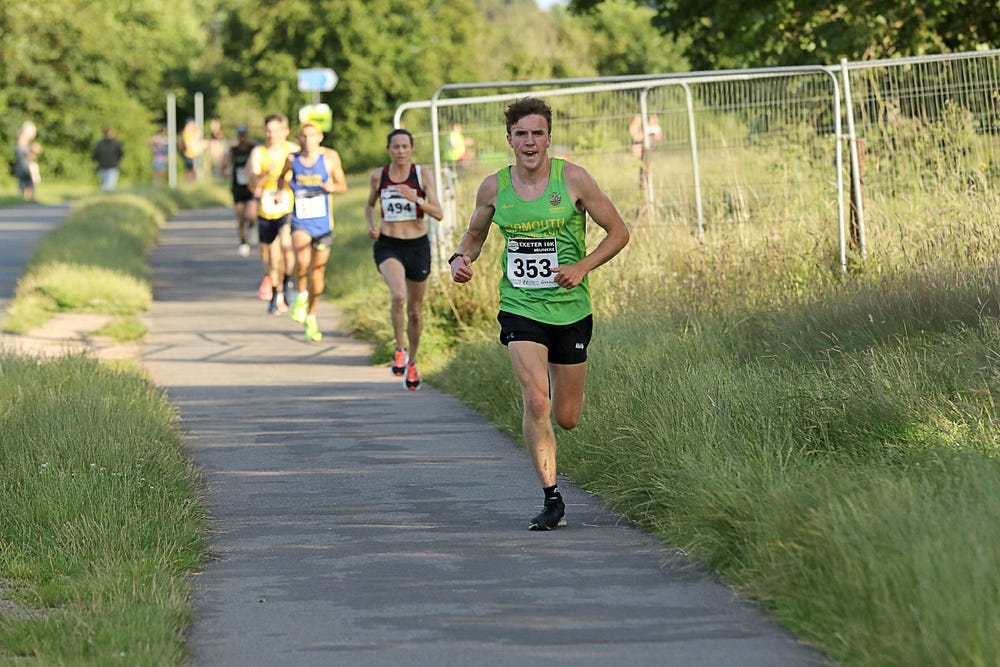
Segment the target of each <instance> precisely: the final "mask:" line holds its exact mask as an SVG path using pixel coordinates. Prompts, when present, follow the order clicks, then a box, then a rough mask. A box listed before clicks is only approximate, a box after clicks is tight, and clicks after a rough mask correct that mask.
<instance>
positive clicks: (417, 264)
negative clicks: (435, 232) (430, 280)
mask: <svg viewBox="0 0 1000 667" xmlns="http://www.w3.org/2000/svg"><path fill="white" fill-rule="evenodd" d="M372 253H373V254H374V256H375V266H379V265H381V264H382V262H384V261H385V260H387V259H397V260H399V263H400V264H402V265H403V269H404V270H405V271H406V279H407V280H412V281H413V282H415V283H422V282H424V281H425V280H427V277H428V276H430V274H431V242H430V239H428V238H427V236H426V235H425V236H421V237H419V238H415V239H397V238H394V237H392V236H386V235H385V234H381V235H379V237H378V238H377V239H375V247H374V248H373V249H372Z"/></svg>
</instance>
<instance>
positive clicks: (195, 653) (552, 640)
mask: <svg viewBox="0 0 1000 667" xmlns="http://www.w3.org/2000/svg"><path fill="white" fill-rule="evenodd" d="M22 209H23V212H22ZM63 214H65V209H62V211H61V212H60V211H59V210H57V209H52V208H49V207H17V209H6V210H4V209H0V241H2V242H0V265H2V269H3V273H2V274H0V275H2V276H3V280H4V281H5V282H4V285H5V286H7V287H5V288H4V289H6V290H7V292H8V293H12V292H13V285H14V284H15V283H16V276H17V275H18V271H19V267H23V265H24V262H25V261H26V260H27V257H28V255H29V253H30V249H31V248H32V247H33V243H34V242H36V241H37V238H38V236H39V235H40V233H43V232H44V231H45V230H46V229H48V228H51V226H53V225H54V224H56V223H57V222H58V219H59V218H60V216H61V215H63ZM336 254H337V251H336V245H335V246H334V253H333V259H332V264H333V268H332V271H331V272H330V274H331V279H332V280H336V279H337V271H336ZM151 262H152V267H153V273H154V280H155V284H154V298H155V301H154V304H153V307H152V309H151V311H150V312H149V313H147V314H146V315H145V316H144V320H145V322H146V324H147V326H148V327H149V334H148V335H147V339H146V341H145V343H144V345H143V346H142V349H141V353H140V354H141V362H142V363H143V365H144V366H145V368H146V369H147V370H148V372H149V373H150V376H151V377H152V378H153V380H154V381H155V382H157V383H158V384H159V385H160V386H162V387H163V388H164V389H165V391H166V393H167V395H168V397H169V398H170V400H171V401H172V402H173V403H174V404H175V405H176V406H177V407H178V410H179V414H180V418H181V426H182V428H183V429H184V431H185V437H186V444H187V447H188V451H189V454H190V456H191V458H192V461H193V462H194V464H195V465H196V466H197V467H198V468H199V469H200V471H201V473H202V476H203V479H204V482H205V495H206V502H207V506H208V508H209V512H210V520H211V526H212V533H211V547H212V550H213V554H214V557H213V559H212V560H211V561H210V562H208V563H207V564H206V565H205V567H204V569H203V571H201V572H199V573H198V574H197V575H195V576H194V577H193V584H194V602H195V618H194V622H193V625H192V628H191V630H190V633H189V636H188V645H189V648H190V651H191V653H192V663H193V664H194V665H196V666H206V667H207V666H211V667H217V666H228V665H232V666H240V667H246V666H254V665H262V666H263V665H268V666H270V665H309V666H311V665H350V666H354V665H359V666H363V665H386V666H389V665H392V666H396V665H402V664H405V665H409V666H413V667H423V666H426V667H431V666H434V667H447V666H450V665H456V666H458V665H483V666H493V665H496V666H506V665H512V666H513V665H518V666H521V665H570V664H572V665H576V666H588V665H595V666H596V665H601V666H604V665H611V664H614V663H619V662H620V663H621V664H623V665H678V666H686V665H697V666H700V667H701V666H713V665H720V666H721V665H727V666H728V665H740V666H757V665H761V666H763V665H773V666H781V667H788V666H795V665H819V664H828V663H827V662H826V661H825V660H824V658H823V657H822V656H821V655H820V654H819V653H818V652H816V651H814V650H812V649H811V648H810V647H808V646H806V645H804V644H802V643H800V642H798V641H797V640H796V639H795V638H793V637H792V636H791V635H790V634H789V633H787V632H786V631H785V630H784V629H782V628H781V627H779V626H778V625H777V624H776V623H774V621H773V620H772V619H771V618H770V617H769V616H768V615H767V614H766V613H764V612H763V611H762V610H761V609H759V608H758V607H757V606H755V605H753V604H751V603H749V602H746V601H744V600H741V599H740V598H739V597H737V596H736V595H735V594H734V593H733V592H732V591H731V590H730V589H729V588H728V587H726V586H725V585H723V584H721V583H719V582H717V581H716V580H714V579H713V578H712V577H711V576H710V575H708V574H707V573H706V572H704V571H703V570H701V569H700V568H698V567H697V566H696V565H695V564H693V563H692V562H690V561H689V560H688V559H686V558H685V557H684V555H683V554H682V553H680V552H678V551H677V550H673V549H670V548H667V547H664V546H663V545H662V544H660V543H659V542H658V541H657V540H655V539H654V538H652V537H650V536H649V535H647V534H645V533H643V532H642V531H640V530H638V529H637V528H635V527H634V526H632V525H631V524H630V523H629V522H628V521H626V520H625V519H623V518H622V517H620V516H618V515H616V514H614V513H612V512H610V511H609V510H608V509H606V508H605V507H604V506H603V505H602V503H601V501H600V499H599V498H597V497H595V496H593V495H591V494H588V493H586V492H584V491H582V490H581V489H579V488H578V487H576V486H575V485H573V484H572V483H571V482H570V481H569V480H566V479H561V480H560V489H561V490H562V493H563V496H564V498H565V499H566V502H567V519H568V522H569V525H568V526H567V527H565V528H560V529H558V530H556V531H553V532H549V533H539V532H531V531H528V530H526V527H527V522H528V519H529V518H530V517H531V516H532V515H534V514H535V512H537V511H538V509H539V508H540V500H541V493H540V490H539V488H538V484H537V481H536V479H535V476H534V472H533V470H532V468H531V465H530V463H529V460H528V457H527V455H526V454H525V453H524V451H523V450H521V449H519V448H518V447H517V445H516V444H515V443H514V442H513V441H512V440H511V439H510V438H509V437H508V436H506V435H504V434H502V433H500V432H499V431H497V430H496V429H495V428H493V427H492V426H491V425H490V424H489V423H488V422H487V421H486V420H484V419H483V418H482V417H481V416H480V415H478V414H476V413H474V412H473V411H471V410H469V409H467V408H466V407H464V406H463V405H462V404H461V402H460V401H458V400H456V399H455V398H453V397H451V396H448V395H445V394H443V393H440V392H438V391H435V390H434V389H433V388H432V387H430V386H427V385H426V384H425V386H423V387H421V389H420V390H419V391H416V392H408V391H406V390H405V388H404V386H403V383H402V381H401V379H399V378H395V377H393V376H392V375H391V374H390V372H389V369H388V367H386V366H372V365H371V364H370V363H369V355H370V348H369V347H368V346H367V345H366V344H364V343H361V342H359V341H357V340H353V339H351V338H349V337H348V336H346V335H345V334H344V333H343V332H342V329H341V327H340V325H339V322H340V317H339V313H338V312H337V311H336V309H335V308H334V306H333V305H332V304H330V303H328V302H323V303H322V304H321V305H320V310H319V321H320V327H321V329H322V330H323V331H324V333H325V338H324V339H323V341H322V342H320V343H307V342H306V341H305V340H304V337H303V335H302V330H301V325H298V324H296V323H294V322H292V321H291V320H290V319H289V318H288V317H287V316H283V317H275V316H271V315H267V314H266V307H265V306H266V304H265V303H264V302H262V301H260V300H258V298H257V296H256V288H257V283H258V281H259V278H260V275H261V266H260V261H259V259H258V258H256V257H252V258H248V259H243V258H240V257H239V256H238V255H237V253H236V235H235V229H234V223H233V220H232V215H231V212H230V211H229V210H228V209H223V208H214V209H205V210H199V211H190V212H184V213H181V214H179V215H177V216H175V217H174V218H172V219H171V220H170V221H169V222H168V223H167V225H166V227H165V228H164V230H163V232H162V234H161V241H160V244H159V246H158V247H157V248H156V250H155V251H154V252H153V255H152V258H151ZM372 270H373V271H374V270H375V267H374V266H373V267H372ZM387 316H388V314H387V313H386V317H387ZM595 363H596V362H595ZM584 418H586V415H585V416H584Z"/></svg>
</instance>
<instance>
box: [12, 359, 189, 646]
mask: <svg viewBox="0 0 1000 667" xmlns="http://www.w3.org/2000/svg"><path fill="white" fill-rule="evenodd" d="M0 376H2V382H0V403H2V404H3V405H4V406H5V409H4V410H3V413H2V415H0V432H2V433H3V437H2V438H0V457H2V460H3V465H2V466H0V487H2V488H3V496H4V512H3V513H0V572H2V575H0V577H2V579H0V587H2V589H3V597H4V599H6V600H9V601H12V602H13V605H14V613H4V614H0V662H3V663H4V664H9V663H13V662H17V664H20V662H18V661H16V659H15V657H14V656H23V657H25V658H34V659H36V660H38V661H39V664H72V665H106V664H110V663H116V662H120V663H124V664H180V662H181V661H182V658H183V656H184V655H185V648H184V642H183V629H184V628H185V627H186V625H187V623H188V622H189V620H190V613H191V612H190V600H189V593H190V591H189V584H188V583H187V580H186V576H187V575H188V574H189V573H190V572H192V571H194V570H195V569H196V568H197V567H198V566H199V564H200V563H201V562H202V560H203V559H204V557H205V553H206V541H205V532H204V531H205V527H206V525H205V524H206V522H205V517H204V510H203V509H202V507H201V502H200V496H199V489H198V487H197V484H196V479H197V475H196V473H195V471H194V470H193V469H192V468H191V466H190V464H189V463H188V462H187V461H186V460H185V459H184V457H183V456H182V454H181V451H182V448H181V444H182V443H181V437H180V434H179V431H178V427H177V415H176V413H175V411H174V409H173V407H172V406H170V405H169V404H168V402H167V401H166V399H165V397H164V396H163V395H162V393H161V392H160V391H159V390H158V389H157V388H156V387H155V386H154V385H152V383H151V382H150V381H149V380H148V379H147V378H146V377H145V376H144V375H143V374H142V373H141V372H140V371H139V370H138V369H137V368H135V367H134V366H130V365H118V366H109V365H102V364H101V363H99V362H97V361H94V360H90V359H86V358H83V357H65V358H61V359H57V360H52V361H46V362H41V361H38V360H35V359H30V358H26V357H18V356H12V355H9V354H4V355H2V356H0Z"/></svg>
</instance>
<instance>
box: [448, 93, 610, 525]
mask: <svg viewBox="0 0 1000 667" xmlns="http://www.w3.org/2000/svg"><path fill="white" fill-rule="evenodd" d="M504 117H505V119H506V125H507V143H508V144H509V145H510V147H511V148H512V149H513V150H514V164H513V165H511V166H509V167H504V168H503V169H501V170H500V171H498V172H496V173H494V174H491V175H489V176H487V177H486V178H485V179H484V180H483V182H482V183H481V184H480V186H479V190H478V192H477V193H476V204H475V209H474V210H473V212H472V216H471V218H470V220H469V228H468V230H467V231H466V232H465V234H463V235H462V238H461V240H460V241H459V244H458V248H456V250H455V253H454V254H453V255H452V256H451V257H450V258H449V260H448V264H449V266H450V267H451V276H452V280H454V281H455V282H457V283H467V282H469V281H470V280H472V277H473V269H472V264H473V262H475V261H476V260H477V259H478V258H479V255H480V253H481V252H482V249H483V244H484V243H485V242H486V237H487V235H488V234H489V231H490V226H491V225H492V224H496V226H497V228H498V229H499V230H500V233H501V234H502V235H503V237H504V250H503V253H502V255H501V260H500V261H501V266H500V268H501V278H500V286H499V292H500V313H499V314H498V316H497V320H498V321H499V322H500V342H501V343H503V344H504V345H506V346H507V350H508V352H509V354H510V359H511V364H512V366H513V369H514V375H515V376H516V377H517V380H518V383H519V384H520V386H521V399H522V409H523V416H522V421H521V424H522V431H523V436H524V441H525V445H526V448H527V450H528V453H529V454H530V456H531V462H532V464H533V465H534V468H535V473H536V474H537V476H538V479H539V481H540V482H541V485H542V491H543V493H544V495H545V501H544V505H543V509H542V511H541V513H539V514H538V515H537V516H535V517H534V518H533V519H531V521H530V522H529V523H528V528H529V530H552V529H553V528H556V527H558V526H564V525H566V505H565V503H564V502H563V499H562V495H561V494H560V493H559V487H558V486H557V483H556V437H555V431H554V429H553V426H552V418H553V417H554V418H555V421H556V423H557V424H559V426H561V427H562V428H564V429H572V428H574V427H575V426H576V425H577V422H578V421H579V419H580V415H581V413H582V411H583V390H584V384H585V381H586V376H587V346H588V344H589V343H590V337H591V333H592V330H593V315H592V308H591V301H590V290H589V287H588V280H587V274H589V273H590V272H591V271H592V270H594V269H596V268H597V267H599V266H601V265H602V264H604V263H605V262H608V261H609V260H611V259H612V258H613V257H615V255H617V254H618V253H619V252H621V250H622V248H624V247H625V245H626V244H627V243H628V240H629V231H628V227H627V226H626V225H625V222H624V220H622V217H621V215H620V214H619V213H618V209H617V208H615V205H614V204H613V203H612V202H611V200H610V199H609V198H608V196H607V195H606V194H605V193H604V191H603V190H601V188H600V187H599V186H598V184H597V181H595V180H594V177H593V176H591V175H590V173H589V172H588V171H587V170H586V169H584V168H583V167H581V166H579V165H576V164H573V163H572V162H568V161H566V160H564V159H561V158H554V157H549V154H548V150H549V147H550V146H551V145H552V109H551V108H550V107H549V105H548V104H546V103H545V102H544V101H543V100H541V99H538V98H533V97H526V98H522V99H519V100H515V101H514V102H512V103H511V104H510V105H509V106H508V107H507V110H506V112H505V113H504ZM588 214H589V215H590V217H591V219H592V220H593V221H594V223H596V224H597V226H599V227H600V228H601V229H603V230H604V232H605V236H604V238H602V239H601V240H600V242H599V243H598V244H597V245H596V246H595V247H594V249H593V250H592V251H590V252H589V253H588V252H587V243H586V238H585V234H586V229H587V215H588Z"/></svg>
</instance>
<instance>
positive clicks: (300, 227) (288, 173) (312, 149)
mask: <svg viewBox="0 0 1000 667" xmlns="http://www.w3.org/2000/svg"><path fill="white" fill-rule="evenodd" d="M299 140H300V142H301V145H302V150H300V151H299V152H297V153H293V154H291V155H289V156H288V159H287V160H286V161H285V166H284V168H283V169H282V170H281V175H280V176H278V189H279V190H280V189H281V188H282V187H283V186H284V185H285V184H286V183H288V184H289V186H290V187H291V189H292V192H293V193H294V195H295V198H294V200H293V208H292V246H293V247H294V249H295V277H296V279H297V281H298V289H299V293H298V296H297V297H296V299H295V303H294V304H292V309H291V316H292V319H293V320H295V321H296V322H302V323H303V324H304V325H305V335H306V340H308V341H320V340H322V339H323V334H322V333H320V331H319V326H318V325H317V324H316V305H317V303H318V302H319V298H320V296H322V294H323V290H324V289H326V263H327V261H328V260H329V259H330V242H331V241H332V240H333V209H332V207H331V204H332V200H333V197H332V196H331V195H333V194H334V193H341V192H347V177H346V176H345V175H344V166H343V164H341V162H340V154H339V153H337V151H335V150H333V149H332V148H324V147H323V146H322V145H321V142H322V141H323V130H322V129H320V127H319V125H317V124H316V123H313V122H311V121H306V122H305V123H303V124H302V127H301V128H300V130H299Z"/></svg>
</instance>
